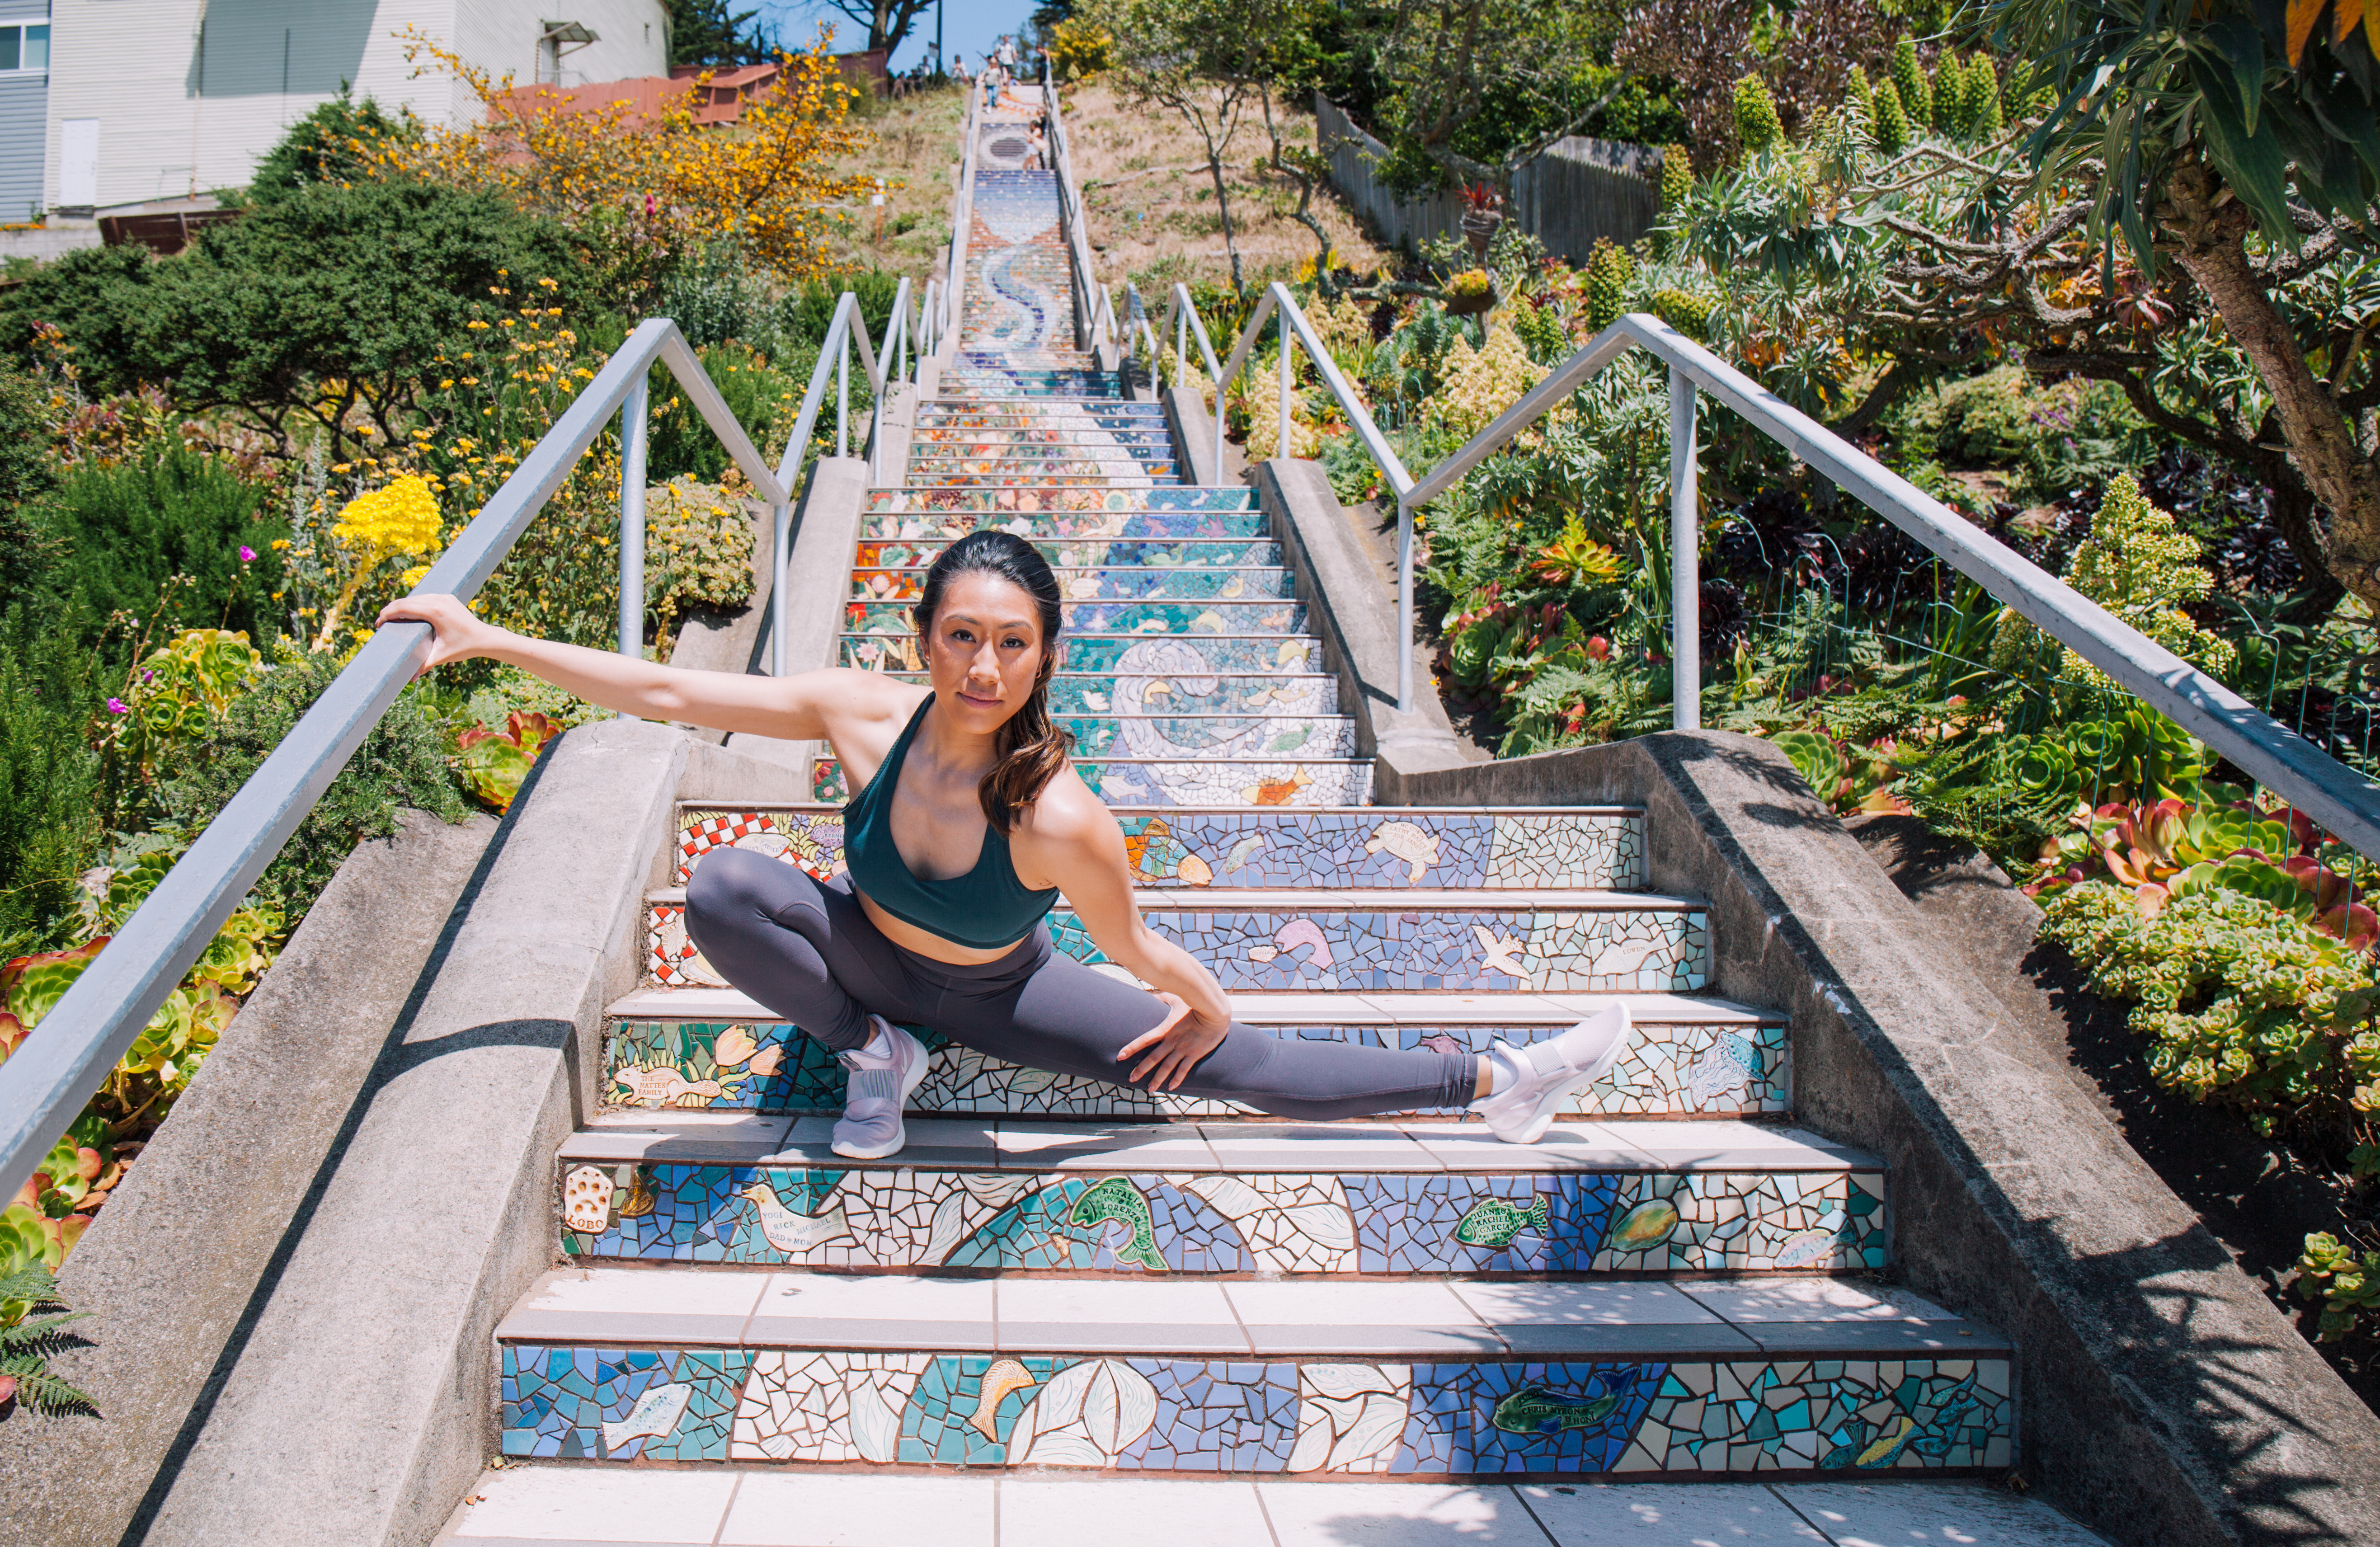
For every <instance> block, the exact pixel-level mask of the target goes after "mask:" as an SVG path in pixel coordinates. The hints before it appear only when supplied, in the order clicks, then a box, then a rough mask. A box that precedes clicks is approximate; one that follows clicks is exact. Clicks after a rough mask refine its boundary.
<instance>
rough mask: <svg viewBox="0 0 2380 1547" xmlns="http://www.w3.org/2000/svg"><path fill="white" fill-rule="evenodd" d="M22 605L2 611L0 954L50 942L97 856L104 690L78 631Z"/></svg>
mask: <svg viewBox="0 0 2380 1547" xmlns="http://www.w3.org/2000/svg"><path fill="white" fill-rule="evenodd" d="M62 611H63V610H62V609H60V608H58V607H57V606H56V605H55V604H54V603H52V604H44V603H42V602H40V601H39V600H38V599H27V600H25V601H21V602H18V603H16V604H15V605H13V606H11V607H9V608H8V609H7V610H6V613H5V614H0V942H7V943H10V944H6V945H0V956H15V955H18V954H20V953H21V952H22V951H24V950H28V949H33V948H37V947H42V946H47V945H52V944H57V943H58V940H59V931H60V930H61V929H62V928H63V927H64V925H65V924H66V923H67V921H68V920H70V919H71V917H72V914H73V906H74V896H75V891H74V883H75V877H76V876H77V875H78V874H79V873H80V872H81V871H83V869H84V868H85V867H87V866H88V865H89V864H90V863H91V856H92V855H93V854H94V853H95V852H96V851H97V849H98V847H99V845H100V841H101V836H102V834H101V832H100V824H99V810H98V807H99V758H98V756H97V754H95V753H94V752H93V751H92V750H91V748H90V746H89V745H88V743H87V741H86V736H87V734H88V732H89V730H90V726H91V715H92V713H93V712H94V711H96V710H98V709H99V708H100V698H101V693H102V689H101V688H100V685H99V680H98V671H97V666H96V663H95V662H94V661H93V660H92V658H91V654H90V653H89V652H87V651H85V650H84V649H83V647H82V643H81V640H80V639H79V633H80V629H79V627H77V626H76V621H75V620H74V619H73V618H72V617H71V616H70V615H67V616H65V617H64V618H63V621H62V616H61V615H62Z"/></svg>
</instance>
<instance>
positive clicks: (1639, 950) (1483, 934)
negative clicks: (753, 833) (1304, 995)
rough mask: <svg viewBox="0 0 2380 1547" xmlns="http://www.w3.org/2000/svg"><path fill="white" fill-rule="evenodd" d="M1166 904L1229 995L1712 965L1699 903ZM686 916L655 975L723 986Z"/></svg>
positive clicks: (1653, 975)
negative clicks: (1255, 908)
mask: <svg viewBox="0 0 2380 1547" xmlns="http://www.w3.org/2000/svg"><path fill="white" fill-rule="evenodd" d="M1329 803H1330V804H1332V805H1337V804H1342V802H1338V801H1331V802H1329ZM1167 896H1168V894H1163V893H1160V894H1156V895H1155V897H1153V898H1148V899H1144V900H1143V903H1142V910H1141V918H1142V919H1143V920H1145V921H1146V922H1147V925H1148V927H1149V928H1150V929H1151V930H1152V931H1154V932H1156V933H1158V934H1159V935H1160V936H1162V937H1164V938H1165V939H1168V940H1171V941H1172V942H1173V943H1174V944H1178V945H1180V946H1181V947H1182V948H1183V949H1184V950H1186V951H1188V952H1189V953H1190V954H1191V955H1192V956H1196V957H1197V958H1198V959H1199V960H1200V961H1202V962H1204V963H1206V964H1207V966H1208V968H1209V969H1210V970H1212V971H1213V972H1214V974H1215V976H1216V978H1217V979H1218V980H1219V981H1220V982H1221V983H1222V985H1223V987H1224V988H1225V989H1227V990H1237V989H1270V990H1276V991H1284V992H1285V991H1293V990H1295V991H1323V992H1327V991H1331V990H1339V991H1345V992H1351V993H1363V992H1365V991H1366V990H1370V991H1374V992H1382V993H1429V992H1435V991H1437V990H1440V989H1444V990H1450V991H1454V992H1460V993H1498V992H1529V991H1535V992H1537V993H1694V991H1696V990H1698V989H1701V988H1703V987H1704V986H1705V982H1704V979H1705V976H1706V972H1707V968H1708V956H1709V952H1708V948H1707V946H1706V944H1705V940H1706V925H1705V917H1704V915H1703V913H1702V911H1701V910H1700V909H1698V908H1696V909H1689V908H1680V907H1644V908H1615V909H1609V910H1604V909H1598V910H1597V911H1594V912H1569V911H1562V910H1555V909H1542V910H1529V909H1518V908H1515V909H1510V910H1505V909H1497V910H1487V909H1483V910H1481V911H1478V912H1468V911H1466V912H1461V913H1454V912H1441V913H1372V912H1346V913H1338V912H1327V913H1326V912H1319V911H1317V912H1307V913H1295V914H1285V913H1278V912H1262V913H1259V912H1215V913H1203V912H1190V911H1187V910H1177V909H1175V908H1173V907H1166V906H1159V905H1158V899H1162V898H1166V897H1167ZM685 912H686V909H685V907H684V906H683V905H682V904H678V903H655V904H650V905H649V907H648V912H647V932H646V939H647V950H646V956H645V967H646V971H647V973H648V974H649V975H650V977H651V978H652V980H653V981H655V982H658V983H662V984H665V985H676V984H691V985H699V986H703V987H719V986H722V984H723V983H724V980H723V979H722V978H720V977H719V976H718V975H717V974H716V973H715V972H713V971H712V970H711V968H710V964H709V963H708V962H705V961H703V960H702V958H701V956H700V955H699V954H698V952H696V950H695V949H694V945H693V943H692V942H691V941H690V940H688V939H687V938H686V922H685ZM1050 938H1051V940H1052V941H1053V942H1054V943H1055V944H1056V946H1057V948H1058V949H1059V950H1060V951H1062V952H1064V953H1065V954H1066V955H1068V956H1073V957H1074V958H1075V960H1076V961H1081V962H1088V963H1091V964H1093V965H1095V966H1096V965H1101V964H1105V963H1106V962H1107V958H1106V956H1104V955H1102V954H1101V953H1100V951H1099V947H1098V946H1097V945H1096V944H1093V943H1092V941H1091V938H1090V935H1089V934H1088V933H1087V932H1086V931H1085V930H1084V929H1083V926H1082V924H1081V922H1080V920H1077V919H1076V918H1075V915H1074V913H1073V912H1072V911H1071V910H1069V909H1067V908H1064V907H1061V908H1059V909H1057V910H1056V911H1054V912H1052V913H1051V914H1050ZM1115 970H1116V971H1117V972H1119V973H1121V972H1122V971H1123V968H1115Z"/></svg>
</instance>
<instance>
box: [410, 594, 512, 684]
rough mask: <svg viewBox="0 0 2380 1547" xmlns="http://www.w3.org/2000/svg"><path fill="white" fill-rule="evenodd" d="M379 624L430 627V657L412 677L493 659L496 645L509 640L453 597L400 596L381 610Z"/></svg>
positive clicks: (502, 630) (499, 630) (497, 628)
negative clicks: (477, 659)
mask: <svg viewBox="0 0 2380 1547" xmlns="http://www.w3.org/2000/svg"><path fill="white" fill-rule="evenodd" d="M378 621H380V622H382V623H426V624H428V625H430V627H431V636H432V637H431V641H430V654H429V656H428V657H427V658H426V659H424V660H423V662H422V663H421V669H420V670H419V671H417V672H415V673H414V674H413V675H414V676H427V675H428V674H429V672H430V669H431V667H432V666H443V665H444V664H446V663H447V662H449V661H468V660H471V659H472V658H474V657H475V656H480V655H492V654H494V653H495V652H496V648H497V645H498V642H499V641H500V640H504V639H506V638H509V637H510V636H509V634H508V633H507V631H506V630H504V629H502V628H499V627H496V626H495V625H494V624H492V623H490V622H489V621H488V620H487V619H485V618H481V617H474V616H473V615H471V609H470V608H468V607H467V606H465V605H464V604H463V603H461V602H460V601H459V600H457V599H456V598H455V597H452V596H401V597H399V598H397V599H396V600H395V601H394V602H392V603H389V604H388V605H387V606H385V607H383V608H382V609H381V610H380V618H379V620H378Z"/></svg>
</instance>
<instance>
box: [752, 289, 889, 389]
mask: <svg viewBox="0 0 2380 1547" xmlns="http://www.w3.org/2000/svg"><path fill="white" fill-rule="evenodd" d="M900 288H901V276H900V275H899V274H894V273H892V271H891V270H889V269H863V270H861V271H860V272H859V273H857V274H837V275H834V276H832V277H831V278H827V279H813V280H810V281H808V282H807V284H805V285H803V286H802V287H801V288H800V289H798V290H796V291H795V292H794V293H793V294H792V295H790V296H787V297H786V298H784V300H783V302H781V303H780V304H779V307H778V311H777V329H778V333H779V334H780V335H781V336H782V338H783V340H784V341H785V342H787V343H795V344H807V345H809V346H810V347H812V348H814V349H815V348H816V347H819V346H820V345H822V344H824V343H825V342H826V331H827V329H828V328H829V327H831V326H832V325H833V323H834V308H835V303H836V302H838V301H840V300H841V299H842V298H843V293H844V291H845V290H848V291H850V292H851V293H852V294H853V295H855V296H856V297H858V298H859V315H860V319H861V320H862V321H863V322H865V323H867V324H868V343H869V345H870V346H871V347H873V346H875V345H878V344H880V343H882V342H883V339H884V330H885V327H886V325H887V324H888V323H891V322H892V300H893V298H894V297H895V296H896V295H897V294H898V293H899V292H900ZM857 373H858V372H856V371H854V372H853V374H855V375H856V374H857Z"/></svg>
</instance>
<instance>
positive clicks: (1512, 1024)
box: [604, 988, 1787, 1119]
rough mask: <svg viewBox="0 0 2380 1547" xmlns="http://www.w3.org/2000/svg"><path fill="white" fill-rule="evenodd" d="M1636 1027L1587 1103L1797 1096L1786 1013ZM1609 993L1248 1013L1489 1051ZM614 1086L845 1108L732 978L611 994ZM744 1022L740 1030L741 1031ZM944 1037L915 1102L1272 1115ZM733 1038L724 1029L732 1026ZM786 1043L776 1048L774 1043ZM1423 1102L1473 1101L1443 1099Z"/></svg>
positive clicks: (1781, 1105) (1245, 1005) (733, 1107)
mask: <svg viewBox="0 0 2380 1547" xmlns="http://www.w3.org/2000/svg"><path fill="white" fill-rule="evenodd" d="M1622 997H1624V998H1625V999H1626V1001H1627V1004H1628V1007H1629V1014H1630V1016H1631V1017H1632V1018H1633V1034H1632V1035H1631V1036H1630V1038H1629V1041H1628V1047H1627V1049H1626V1051H1625V1052H1624V1053H1622V1054H1621V1059H1620V1063H1619V1065H1618V1066H1617V1067H1615V1068H1614V1069H1613V1070H1612V1071H1611V1072H1610V1073H1609V1074H1607V1075H1605V1076H1604V1077H1603V1078H1601V1079H1598V1080H1597V1081H1596V1082H1595V1083H1594V1084H1592V1085H1590V1086H1588V1087H1587V1088H1586V1089H1585V1090H1581V1091H1579V1092H1577V1093H1576V1094H1575V1095H1574V1096H1573V1097H1572V1099H1571V1101H1570V1102H1569V1103H1568V1105H1567V1107H1566V1108H1565V1110H1566V1111H1569V1112H1572V1113H1575V1114H1578V1115H1582V1116H1587V1117H1682V1116H1716V1117H1735V1116H1744V1115H1755V1114H1758V1115H1777V1114H1781V1113H1782V1112H1784V1111H1785V1109H1786V1098H1787V1066H1786V1065H1787V1052H1786V1037H1785V1024H1784V1021H1783V1020H1782V1019H1781V1018H1780V1017H1776V1016H1774V1015H1767V1014H1764V1013H1762V1012H1760V1011H1756V1010H1752V1009H1748V1008H1746V1007H1744V1006H1743V1005H1730V1004H1727V1003H1725V1002H1724V1001H1720V1000H1714V999H1706V998H1700V997H1694V996H1688V995H1684V994H1669V993H1650V994H1642V993H1640V994H1628V995H1624V996H1622ZM1604 1002H1605V1001H1604V999H1603V998H1602V997H1601V996H1596V995H1580V996H1576V997H1567V996H1560V995H1536V994H1518V993H1512V994H1507V993H1483V994H1444V993H1427V994H1424V993H1414V994H1399V993H1373V994H1354V993H1238V994H1235V995H1233V1011H1234V1013H1235V1014H1237V1015H1238V1016H1239V1017H1240V1019H1241V1020H1242V1022H1243V1023H1244V1024H1245V1025H1248V1026H1251V1027H1253V1028H1255V1029H1257V1030H1260V1031H1264V1032H1266V1033H1268V1034H1269V1035H1271V1036H1276V1037H1296V1038H1300V1039H1303V1040H1305V1041H1354V1042H1362V1043H1365V1044H1367V1045H1370V1046H1375V1047H1379V1046H1386V1047H1396V1048H1416V1047H1427V1048H1429V1049H1431V1050H1432V1051H1435V1052H1439V1053H1465V1052H1467V1053H1485V1052H1487V1051H1488V1047H1489V1045H1490V1044H1491V1043H1494V1042H1496V1041H1512V1042H1535V1041H1544V1040H1545V1039H1547V1038H1548V1037H1554V1036H1559V1035H1560V1034H1561V1032H1562V1031H1563V1030H1565V1029H1568V1028H1569V1027H1570V1026H1572V1025H1573V1024H1574V1023H1575V1022H1577V1021H1578V1020H1580V1019H1583V1018H1585V1017H1587V1016H1589V1015H1592V1014H1594V1013H1595V1011H1596V1010H1597V1008H1598V1007H1599V1006H1600V1005H1602V1004H1603V1003H1604ZM611 1014H612V1017H613V1025H612V1031H611V1036H610V1038H609V1040H608V1041H607V1042H606V1044H605V1048H604V1073H605V1078H606V1079H607V1080H608V1081H609V1083H608V1084H607V1085H606V1086H605V1088H604V1099H605V1100H606V1101H607V1102H613V1103H616V1104H618V1105H621V1106H624V1107H631V1106H632V1107H637V1108H640V1109H642V1110H646V1111H659V1110H661V1109H663V1108H669V1109H673V1110H676V1109H696V1108H699V1109H704V1110H720V1111H753V1112H788V1113H795V1112H841V1111H842V1110H843V1099H844V1078H845V1071H844V1067H843V1066H842V1065H840V1064H838V1063H836V1062H835V1061H834V1059H833V1057H832V1055H831V1054H828V1053H827V1051H826V1050H825V1049H824V1048H822V1047H820V1045H819V1044H818V1043H817V1042H816V1041H812V1040H811V1039H809V1038H807V1037H805V1036H803V1035H801V1034H800V1031H799V1029H798V1028H795V1027H794V1026H791V1025H789V1024H787V1023H786V1022H785V1021H783V1020H781V1019H779V1018H778V1017H775V1016H773V1015H771V1014H770V1013H769V1012H768V1011H767V1010H764V1009H762V1008H761V1007H760V1006H759V1005H756V1004H754V1003H753V1002H752V1001H751V1000H749V999H747V998H746V997H745V996H744V995H743V994H741V993H737V992H736V991H735V990H734V989H704V988H674V989H646V990H641V991H639V992H638V993H634V994H631V995H629V996H628V997H627V998H625V999H623V1000H621V1001H620V1002H618V1003H617V1004H615V1005H613V1006H612V1010H611ZM737 1029H741V1033H742V1034H741V1035H735V1034H733V1033H734V1032H735V1031H736V1030H737ZM911 1029H912V1030H913V1031H915V1032H917V1034H918V1035H919V1036H920V1037H921V1038H922V1039H923V1040H924V1041H925V1042H926V1044H927V1046H928V1047H929V1049H930V1050H931V1060H930V1062H929V1065H928V1071H927V1075H926V1079H925V1083H924V1084H922V1085H920V1086H919V1087H918V1088H917V1092H916V1094H915V1095H914V1096H913V1097H912V1098H911V1102H910V1105H911V1109H912V1110H914V1111H917V1112H920V1113H927V1114H942V1115H984V1116H996V1115H1013V1116H1027V1117H1063V1118H1067V1119H1097V1118H1144V1119H1145V1118H1151V1117H1175V1118H1193V1117H1195V1118H1202V1119H1223V1118H1240V1117H1248V1118H1261V1117H1262V1114H1259V1113H1257V1112H1256V1111H1255V1110H1254V1109H1252V1108H1248V1107H1244V1106H1240V1105H1237V1104H1235V1103H1232V1102H1212V1101H1200V1100H1196V1099H1194V1098H1191V1097H1187V1096H1181V1095H1175V1094H1172V1093H1169V1092H1163V1091H1148V1090H1135V1089H1134V1088H1132V1087H1130V1086H1124V1085H1116V1084H1111V1083H1109V1082H1108V1081H1105V1080H1096V1079H1084V1078H1078V1077H1076V1076H1072V1075H1058V1074H1052V1073H1050V1071H1049V1070H1046V1069H1026V1068H1020V1067H1019V1066H1016V1065H1014V1064H1009V1063H1005V1062H1003V1061H1002V1060H1000V1059H997V1058H988V1057H985V1056H984V1055H983V1054H979V1053H977V1052H975V1051H974V1050H973V1049H970V1048H965V1047H960V1046H957V1045H956V1044H953V1043H950V1042H947V1041H944V1040H943V1039H942V1037H941V1035H940V1034H939V1033H937V1032H935V1031H933V1030H932V1029H929V1028H926V1027H912V1028H911ZM722 1038H723V1039H724V1041H723V1042H722ZM771 1049H774V1050H775V1051H774V1052H773V1053H772V1052H771ZM1410 1115H1414V1116H1430V1117H1439V1118H1451V1117H1460V1116H1463V1111H1462V1109H1459V1108H1441V1109H1438V1110H1435V1111H1432V1112H1428V1113H1422V1114H1410Z"/></svg>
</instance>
